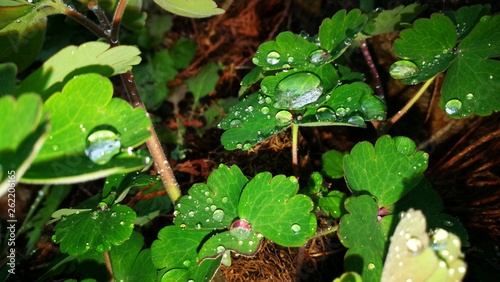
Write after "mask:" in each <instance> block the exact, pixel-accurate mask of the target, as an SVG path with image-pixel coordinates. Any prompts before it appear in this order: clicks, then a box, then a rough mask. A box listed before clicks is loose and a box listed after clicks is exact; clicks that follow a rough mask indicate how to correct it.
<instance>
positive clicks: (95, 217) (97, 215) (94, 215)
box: [92, 211, 99, 220]
mask: <svg viewBox="0 0 500 282" xmlns="http://www.w3.org/2000/svg"><path fill="white" fill-rule="evenodd" d="M98 217H99V213H98V212H96V211H95V212H93V213H92V219H94V220H95V219H97V218H98Z"/></svg>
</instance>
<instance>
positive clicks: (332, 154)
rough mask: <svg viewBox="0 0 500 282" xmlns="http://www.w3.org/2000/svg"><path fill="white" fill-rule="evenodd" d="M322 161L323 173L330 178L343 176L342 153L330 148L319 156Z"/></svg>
mask: <svg viewBox="0 0 500 282" xmlns="http://www.w3.org/2000/svg"><path fill="white" fill-rule="evenodd" d="M321 160H322V162H323V173H324V174H326V175H327V176H328V177H330V178H334V179H335V178H342V177H343V176H344V165H343V161H344V155H343V154H342V153H341V152H339V151H335V150H330V151H328V152H326V153H324V154H323V156H322V157H321Z"/></svg>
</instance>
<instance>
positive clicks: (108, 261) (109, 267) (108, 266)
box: [103, 252, 115, 282]
mask: <svg viewBox="0 0 500 282" xmlns="http://www.w3.org/2000/svg"><path fill="white" fill-rule="evenodd" d="M103 255H104V261H105V262H106V269H107V270H108V274H109V277H110V278H109V281H110V282H114V281H115V278H114V275H113V266H112V265H111V259H110V258H109V252H104V254H103Z"/></svg>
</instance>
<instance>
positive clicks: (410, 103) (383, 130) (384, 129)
mask: <svg viewBox="0 0 500 282" xmlns="http://www.w3.org/2000/svg"><path fill="white" fill-rule="evenodd" d="M435 78H436V76H433V77H432V78H430V79H429V80H427V81H426V82H425V83H424V85H422V87H421V88H420V90H418V92H417V94H415V96H413V98H411V99H410V101H408V103H406V105H405V106H404V107H403V108H402V109H401V110H400V111H398V112H397V113H396V114H395V115H394V116H393V117H392V118H390V119H389V120H388V121H387V122H386V123H385V124H384V125H383V126H382V128H381V129H380V130H379V132H380V135H382V134H385V133H387V131H389V129H390V128H391V126H392V125H393V124H395V123H396V122H397V121H398V120H399V119H400V118H401V117H402V116H403V115H404V114H406V113H407V112H408V111H409V110H410V108H411V107H412V106H413V105H414V104H415V103H416V102H417V100H418V99H419V98H420V97H421V96H422V95H423V94H424V92H425V90H427V88H429V86H430V85H431V83H432V82H433V81H434V79H435Z"/></svg>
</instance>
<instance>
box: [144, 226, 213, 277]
mask: <svg viewBox="0 0 500 282" xmlns="http://www.w3.org/2000/svg"><path fill="white" fill-rule="evenodd" d="M210 232H212V231H211V230H182V229H181V228H180V227H179V226H167V227H165V228H163V229H162V230H161V231H160V232H159V233H158V239H157V240H155V241H154V242H153V244H152V245H151V257H152V260H153V264H154V265H155V266H156V267H157V268H164V273H162V274H161V277H162V281H187V280H188V279H193V280H195V281H204V279H205V278H206V279H208V280H210V278H212V276H213V274H214V273H215V271H216V270H217V268H218V267H219V264H220V259H216V260H205V261H203V262H201V263H199V261H198V259H197V258H198V252H197V249H198V248H199V246H200V244H201V242H202V241H203V240H204V239H205V237H207V236H208V235H209V234H210ZM181 279H183V280H181Z"/></svg>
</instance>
